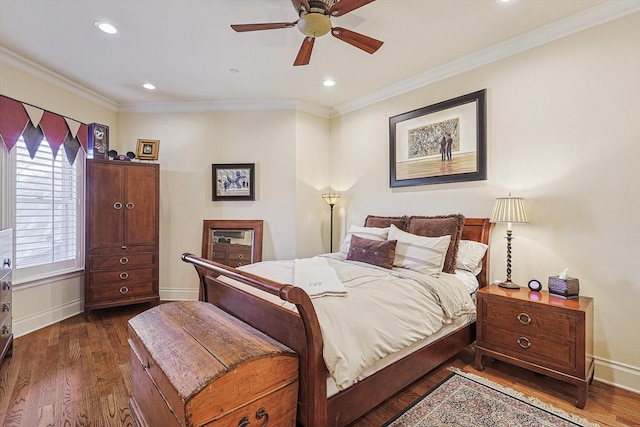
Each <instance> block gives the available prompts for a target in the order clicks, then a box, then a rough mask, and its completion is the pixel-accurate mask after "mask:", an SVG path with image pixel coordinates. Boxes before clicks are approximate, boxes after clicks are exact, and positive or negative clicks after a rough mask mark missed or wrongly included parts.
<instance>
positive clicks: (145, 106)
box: [118, 99, 330, 118]
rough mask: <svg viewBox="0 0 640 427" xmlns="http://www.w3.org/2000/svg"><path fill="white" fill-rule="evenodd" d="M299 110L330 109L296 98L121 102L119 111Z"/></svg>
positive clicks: (322, 112) (325, 112) (317, 112)
mask: <svg viewBox="0 0 640 427" xmlns="http://www.w3.org/2000/svg"><path fill="white" fill-rule="evenodd" d="M261 110H297V111H304V112H307V113H311V114H315V115H318V116H321V117H325V118H329V115H330V109H329V108H328V107H322V106H319V105H316V104H312V103H310V102H306V101H301V100H296V99H267V100H244V101H203V102H160V103H141V104H120V105H119V106H118V113H188V112H205V111H261Z"/></svg>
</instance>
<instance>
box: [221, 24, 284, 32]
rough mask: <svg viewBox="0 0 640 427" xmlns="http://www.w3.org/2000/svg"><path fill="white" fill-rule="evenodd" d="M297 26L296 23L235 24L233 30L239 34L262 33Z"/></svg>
mask: <svg viewBox="0 0 640 427" xmlns="http://www.w3.org/2000/svg"><path fill="white" fill-rule="evenodd" d="M295 25H296V23H295V22H271V23H268V24H234V25H231V28H233V29H234V30H236V31H237V32H239V33H243V32H245V31H261V30H277V29H280V28H291V27H294V26H295Z"/></svg>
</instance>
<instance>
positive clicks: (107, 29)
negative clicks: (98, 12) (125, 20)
mask: <svg viewBox="0 0 640 427" xmlns="http://www.w3.org/2000/svg"><path fill="white" fill-rule="evenodd" d="M94 25H95V26H96V28H98V29H99V30H100V31H102V32H104V33H107V34H115V33H117V32H118V29H117V28H116V27H114V26H113V25H111V24H109V23H108V22H102V21H98V22H96V23H94Z"/></svg>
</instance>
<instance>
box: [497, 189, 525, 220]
mask: <svg viewBox="0 0 640 427" xmlns="http://www.w3.org/2000/svg"><path fill="white" fill-rule="evenodd" d="M490 221H491V222H507V223H514V224H523V223H527V222H529V218H527V213H526V212H525V210H524V199H523V198H522V197H511V195H509V197H499V198H497V199H496V204H495V205H494V207H493V213H492V214H491V219H490Z"/></svg>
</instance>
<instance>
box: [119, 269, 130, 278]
mask: <svg viewBox="0 0 640 427" xmlns="http://www.w3.org/2000/svg"><path fill="white" fill-rule="evenodd" d="M120 278H121V279H122V280H125V279H128V278H129V273H127V272H126V271H123V272H122V273H120Z"/></svg>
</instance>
